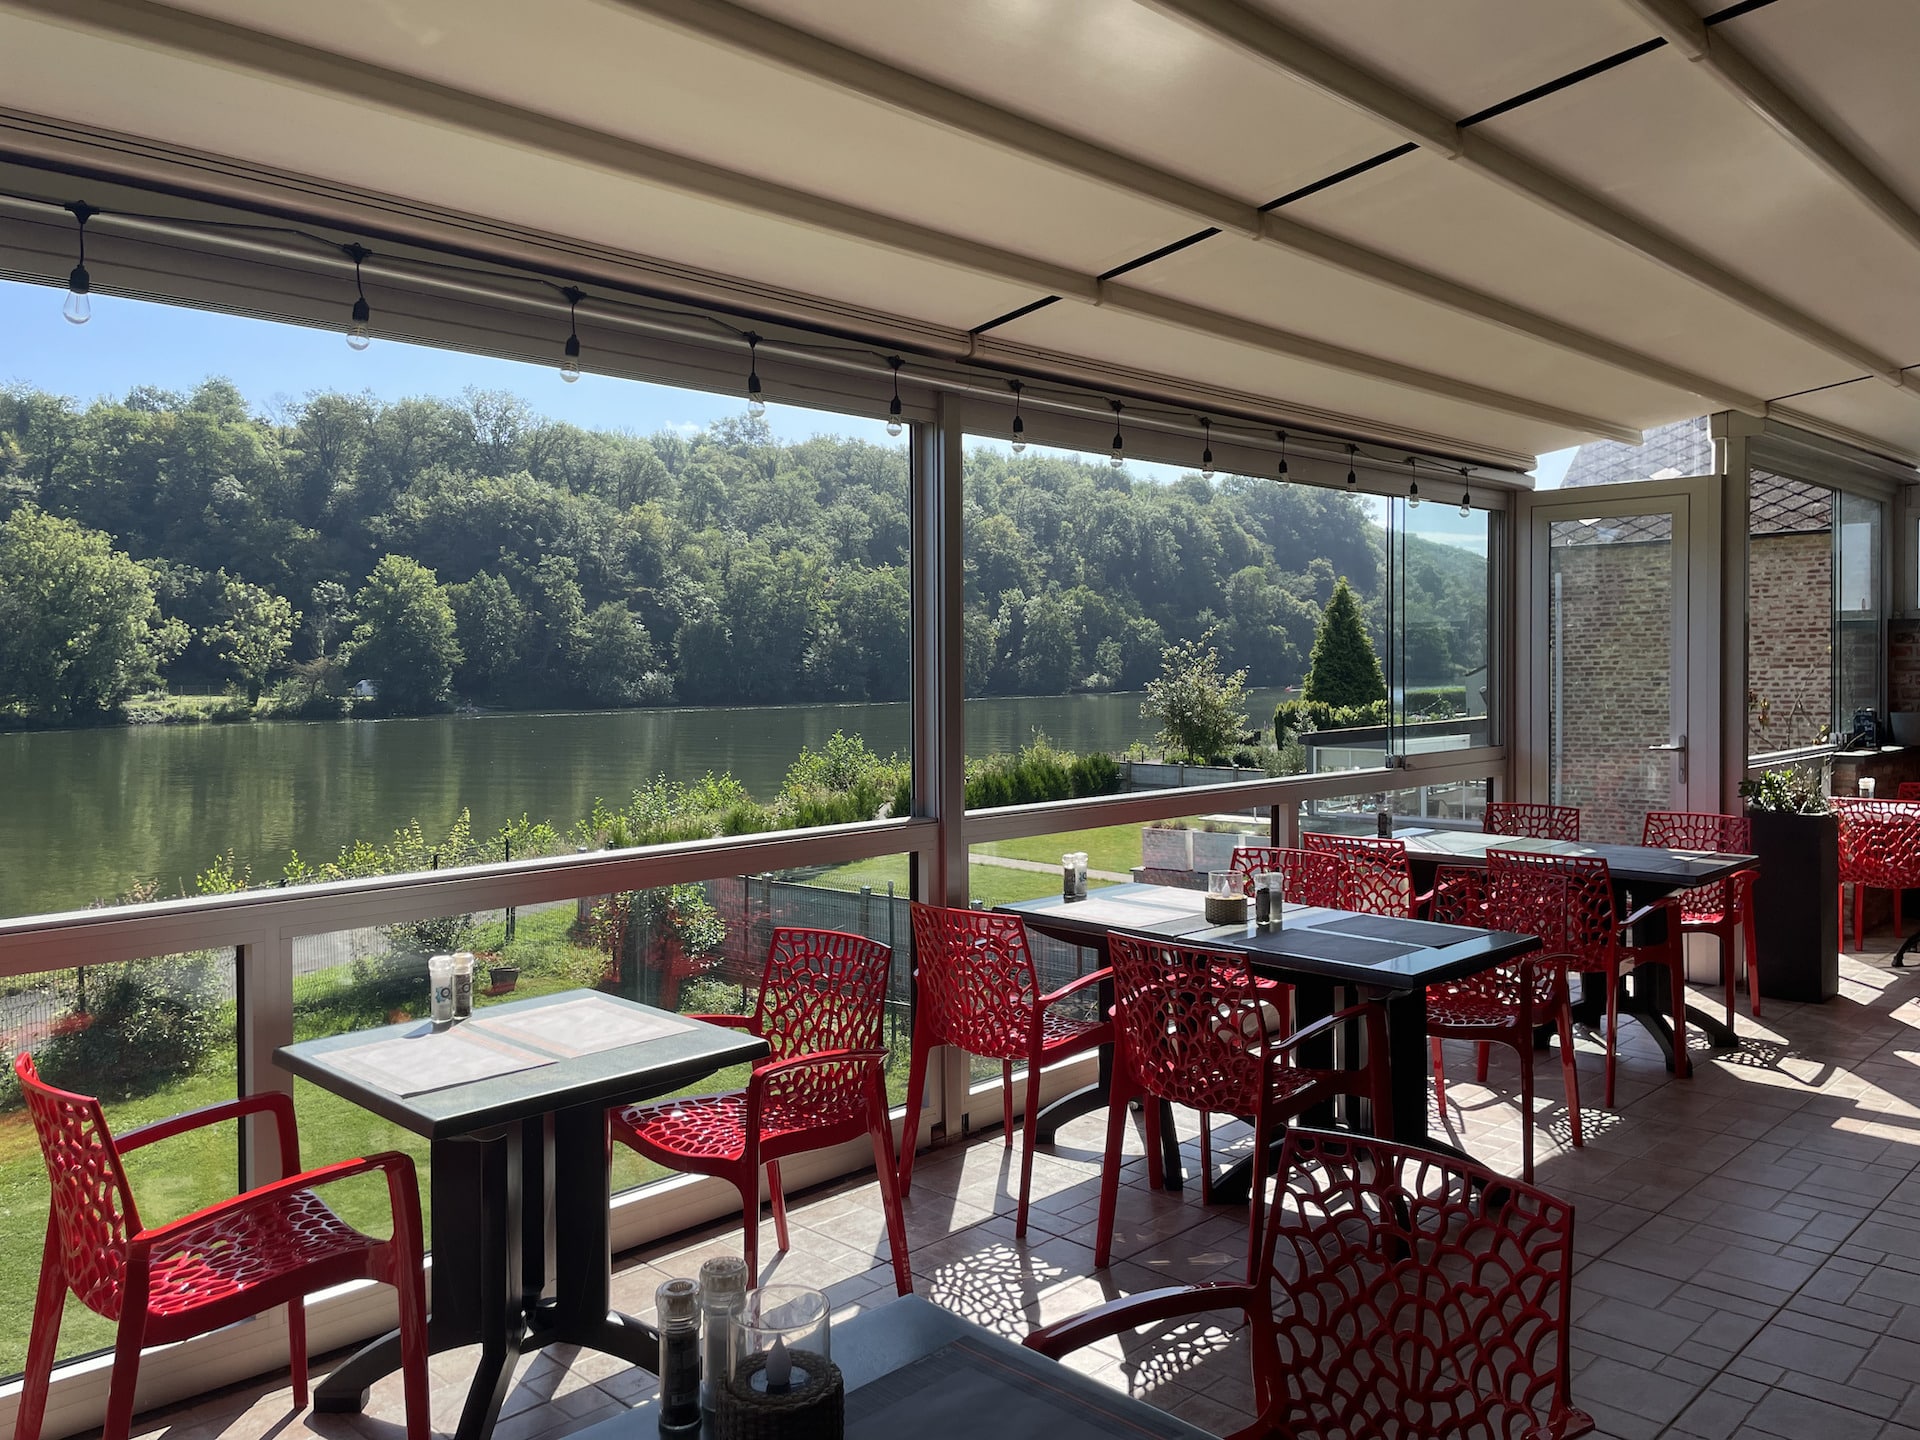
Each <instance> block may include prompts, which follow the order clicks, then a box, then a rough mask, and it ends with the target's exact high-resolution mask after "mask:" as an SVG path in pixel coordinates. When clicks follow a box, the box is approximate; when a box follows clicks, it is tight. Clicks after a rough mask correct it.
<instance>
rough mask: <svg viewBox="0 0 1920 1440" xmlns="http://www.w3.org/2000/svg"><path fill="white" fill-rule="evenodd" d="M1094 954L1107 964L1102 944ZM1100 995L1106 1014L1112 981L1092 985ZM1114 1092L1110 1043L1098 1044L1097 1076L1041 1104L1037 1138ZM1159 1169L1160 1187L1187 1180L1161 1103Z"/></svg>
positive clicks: (1099, 1106)
mask: <svg viewBox="0 0 1920 1440" xmlns="http://www.w3.org/2000/svg"><path fill="white" fill-rule="evenodd" d="M1096 953H1097V954H1098V956H1099V959H1100V964H1101V965H1105V964H1106V963H1107V957H1106V950H1105V947H1104V946H1102V947H1098V948H1097V950H1096ZM1094 988H1095V993H1096V994H1098V995H1099V997H1100V1013H1101V1014H1103V1015H1105V1014H1107V1013H1108V1012H1110V1011H1111V1010H1112V1009H1113V985H1112V982H1110V981H1108V982H1103V983H1101V984H1100V985H1098V986H1096V987H1094ZM1112 1092H1113V1046H1112V1045H1102V1046H1101V1047H1100V1070H1099V1078H1098V1079H1096V1080H1095V1081H1094V1082H1093V1084H1091V1085H1082V1086H1081V1087H1080V1088H1079V1089H1078V1090H1075V1091H1072V1092H1070V1093H1069V1094H1066V1095H1062V1096H1061V1097H1060V1098H1059V1099H1058V1100H1055V1101H1054V1102H1053V1103H1052V1104H1050V1105H1043V1106H1041V1107H1040V1116H1039V1123H1038V1124H1037V1125H1036V1126H1035V1127H1034V1136H1035V1138H1036V1139H1038V1140H1041V1141H1043V1142H1045V1143H1046V1144H1048V1145H1051V1144H1053V1143H1054V1140H1055V1138H1056V1137H1057V1136H1058V1135H1059V1134H1060V1127H1061V1126H1062V1125H1065V1124H1066V1123H1067V1122H1068V1121H1069V1120H1078V1119H1079V1118H1080V1117H1081V1116H1082V1115H1092V1114H1094V1113H1095V1112H1096V1111H1103V1110H1105V1109H1106V1108H1107V1097H1108V1096H1109V1095H1110V1094H1112ZM1160 1169H1161V1185H1162V1188H1163V1189H1167V1190H1178V1189H1180V1188H1181V1187H1182V1186H1183V1185H1184V1184H1185V1181H1186V1171H1185V1169H1184V1167H1183V1165H1182V1163H1181V1159H1180V1137H1179V1136H1178V1135H1177V1134H1175V1133H1174V1129H1173V1107H1172V1106H1171V1105H1168V1104H1166V1103H1164V1102H1162V1104H1161V1106H1160Z"/></svg>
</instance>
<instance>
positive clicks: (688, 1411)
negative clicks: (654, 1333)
mask: <svg viewBox="0 0 1920 1440" xmlns="http://www.w3.org/2000/svg"><path fill="white" fill-rule="evenodd" d="M653 1303H654V1308H655V1309H656V1310H657V1311H658V1312H659V1325H660V1433H661V1434H662V1435H674V1436H681V1435H686V1436H694V1435H698V1434H699V1433H700V1286H699V1285H698V1283H696V1282H695V1281H692V1280H669V1281H667V1282H666V1283H665V1284H663V1285H661V1286H660V1288H659V1289H657V1290H655V1291H654V1292H653Z"/></svg>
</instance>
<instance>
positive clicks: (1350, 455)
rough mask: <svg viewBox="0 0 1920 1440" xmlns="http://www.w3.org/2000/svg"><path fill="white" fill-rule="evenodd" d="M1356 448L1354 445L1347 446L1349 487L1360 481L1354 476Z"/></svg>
mask: <svg viewBox="0 0 1920 1440" xmlns="http://www.w3.org/2000/svg"><path fill="white" fill-rule="evenodd" d="M1355 448H1356V447H1354V446H1352V445H1349V446H1347V486H1348V488H1352V487H1353V486H1355V485H1358V484H1359V483H1360V482H1359V481H1358V480H1356V479H1355V478H1354V474H1353V455H1354V450H1355Z"/></svg>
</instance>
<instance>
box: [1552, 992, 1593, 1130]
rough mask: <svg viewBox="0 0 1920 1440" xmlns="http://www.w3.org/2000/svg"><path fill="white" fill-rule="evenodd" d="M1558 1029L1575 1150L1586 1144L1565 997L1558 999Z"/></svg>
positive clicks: (1570, 1025)
mask: <svg viewBox="0 0 1920 1440" xmlns="http://www.w3.org/2000/svg"><path fill="white" fill-rule="evenodd" d="M1555 1023H1556V1024H1557V1026H1558V1027H1559V1030H1560V1068H1561V1071H1562V1073H1563V1074H1564V1075H1565V1077H1566V1086H1567V1118H1568V1120H1569V1122H1570V1123H1571V1125H1572V1128H1573V1146H1574V1148H1575V1149H1576V1150H1577V1149H1579V1148H1580V1147H1581V1146H1582V1145H1584V1144H1586V1143H1587V1142H1586V1139H1585V1138H1584V1137H1583V1136H1582V1135H1581V1133H1580V1067H1579V1065H1578V1064H1577V1063H1576V1060H1575V1058H1574V1053H1573V1012H1572V1010H1571V1008H1570V1007H1569V1006H1568V1004H1567V1001H1566V997H1564V996H1562V997H1561V1000H1560V1013H1559V1015H1558V1016H1556V1017H1555Z"/></svg>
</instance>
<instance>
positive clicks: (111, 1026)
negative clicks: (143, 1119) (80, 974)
mask: <svg viewBox="0 0 1920 1440" xmlns="http://www.w3.org/2000/svg"><path fill="white" fill-rule="evenodd" d="M221 981H222V975H221V969H220V965H219V962H218V959H217V957H216V956H215V955H214V954H213V953H212V952H210V951H200V952H196V953H193V954H189V955H175V956H169V957H167V958H165V959H161V960H139V961H131V962H129V963H127V964H123V965H94V966H89V967H88V968H87V971H86V987H87V1008H86V1010H85V1012H84V1014H82V1012H79V1011H76V1012H75V1013H74V1015H72V1016H69V1017H68V1021H69V1023H70V1024H71V1025H72V1028H63V1029H62V1030H61V1031H60V1033H56V1034H54V1035H52V1036H51V1037H49V1038H48V1039H47V1040H45V1041H43V1042H42V1043H40V1044H39V1045H37V1046H35V1047H34V1056H33V1058H34V1063H35V1065H36V1066H38V1067H39V1070H40V1073H41V1074H42V1075H44V1076H46V1078H47V1079H48V1081H49V1082H51V1083H52V1084H55V1085H60V1086H64V1087H67V1088H69V1089H74V1090H80V1091H84V1092H86V1093H87V1094H92V1095H99V1096H101V1097H102V1098H105V1099H110V1100H125V1099H129V1098H131V1097H133V1096H136V1095H146V1094H151V1093H152V1092H153V1091H155V1090H157V1089H159V1088H160V1087H161V1086H162V1085H165V1084H167V1083H168V1082H169V1081H172V1080H177V1079H179V1078H180V1077H181V1076H183V1075H188V1074H191V1073H192V1071H193V1068H194V1067H195V1066H196V1065H198V1064H199V1063H200V1061H201V1060H202V1059H203V1058H205V1056H206V1054H207V1052H208V1051H210V1050H212V1049H213V1048H214V1047H215V1046H216V1045H218V1044H219V1043H221V1042H222V1041H223V1040H225V1039H227V1038H228V1037H229V1036H230V1034H231V1033H232V1031H231V1024H230V1023H228V1024H223V1023H222V1017H223V1014H224V1013H225V1012H226V1009H227V1002H226V996H225V995H224V993H223V992H224V989H225V987H224V985H223V984H222V983H221ZM74 1022H78V1023H74ZM16 1099H17V1097H16Z"/></svg>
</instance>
